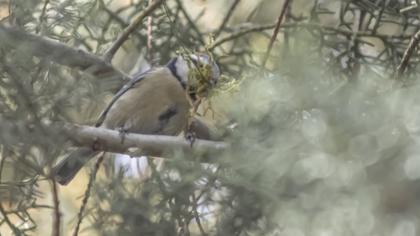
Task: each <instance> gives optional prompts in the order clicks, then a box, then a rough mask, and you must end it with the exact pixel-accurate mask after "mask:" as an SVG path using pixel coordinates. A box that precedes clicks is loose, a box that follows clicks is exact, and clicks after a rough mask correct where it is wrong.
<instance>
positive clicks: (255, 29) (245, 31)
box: [209, 24, 275, 50]
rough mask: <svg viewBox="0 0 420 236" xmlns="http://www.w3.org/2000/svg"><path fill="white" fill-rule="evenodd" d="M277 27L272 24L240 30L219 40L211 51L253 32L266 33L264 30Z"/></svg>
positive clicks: (212, 46) (210, 48)
mask: <svg viewBox="0 0 420 236" xmlns="http://www.w3.org/2000/svg"><path fill="white" fill-rule="evenodd" d="M274 27H275V25H273V24H270V25H258V26H254V27H250V28H246V29H243V30H240V31H238V32H235V33H232V34H230V35H227V36H226V37H224V38H221V39H219V40H217V41H216V42H214V43H213V44H212V45H211V46H210V47H209V50H214V49H215V48H216V47H218V46H220V45H222V44H224V43H226V42H229V41H231V40H234V39H236V38H239V37H242V36H244V35H246V34H249V33H252V32H259V31H264V30H268V29H272V28H274Z"/></svg>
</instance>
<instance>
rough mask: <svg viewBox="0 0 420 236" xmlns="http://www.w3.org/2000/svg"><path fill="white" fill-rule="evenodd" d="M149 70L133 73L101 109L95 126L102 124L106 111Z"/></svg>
mask: <svg viewBox="0 0 420 236" xmlns="http://www.w3.org/2000/svg"><path fill="white" fill-rule="evenodd" d="M150 71H151V69H150V70H147V71H145V72H142V73H137V74H134V76H133V79H131V80H130V81H129V82H127V83H126V84H125V85H124V86H123V87H122V88H121V89H120V90H119V91H118V92H117V93H116V94H115V95H114V97H113V98H112V100H111V102H109V104H108V106H107V107H106V108H105V109H104V110H103V111H102V113H101V114H100V115H99V118H98V120H97V121H96V123H95V127H99V126H101V125H102V123H103V122H104V120H105V117H106V115H107V114H108V111H109V110H110V109H111V107H112V105H114V103H115V102H116V101H117V100H118V98H120V97H121V96H122V95H123V94H124V93H125V92H127V91H128V90H129V89H131V88H132V87H133V86H134V85H135V84H136V83H138V82H139V81H141V80H143V79H144V78H145V77H146V75H147V74H149V73H150Z"/></svg>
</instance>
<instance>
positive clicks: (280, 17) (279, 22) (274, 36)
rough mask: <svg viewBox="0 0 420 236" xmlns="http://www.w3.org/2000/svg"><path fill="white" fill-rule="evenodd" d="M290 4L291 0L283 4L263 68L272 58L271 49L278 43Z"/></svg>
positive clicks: (286, 0)
mask: <svg viewBox="0 0 420 236" xmlns="http://www.w3.org/2000/svg"><path fill="white" fill-rule="evenodd" d="M290 2H291V0H285V1H284V3H283V8H282V9H281V12H280V16H279V18H278V19H277V23H276V28H274V32H273V35H272V36H271V39H270V42H269V44H268V48H267V51H266V52H265V55H264V59H263V62H262V67H265V64H266V63H267V60H268V57H269V56H270V52H271V49H272V48H273V45H274V41H276V38H277V34H278V33H279V30H280V25H281V22H282V21H283V18H284V15H285V13H286V10H287V8H288V7H289V4H290Z"/></svg>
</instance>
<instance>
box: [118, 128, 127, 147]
mask: <svg viewBox="0 0 420 236" xmlns="http://www.w3.org/2000/svg"><path fill="white" fill-rule="evenodd" d="M117 130H118V132H119V134H120V137H121V144H123V143H124V141H125V136H126V135H127V133H128V132H127V130H126V129H124V128H123V127H119V128H118V129H117Z"/></svg>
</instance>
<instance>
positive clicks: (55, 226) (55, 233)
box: [51, 180, 61, 236]
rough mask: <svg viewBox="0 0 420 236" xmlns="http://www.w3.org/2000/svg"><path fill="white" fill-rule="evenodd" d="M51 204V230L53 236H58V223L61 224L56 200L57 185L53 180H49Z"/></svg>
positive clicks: (57, 200)
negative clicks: (52, 208)
mask: <svg viewBox="0 0 420 236" xmlns="http://www.w3.org/2000/svg"><path fill="white" fill-rule="evenodd" d="M51 187H52V195H53V203H54V224H53V229H52V232H53V233H52V235H53V236H60V223H61V213H60V201H59V198H58V190H57V183H56V182H55V180H51Z"/></svg>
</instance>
